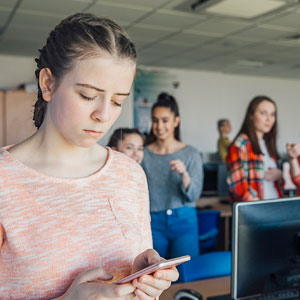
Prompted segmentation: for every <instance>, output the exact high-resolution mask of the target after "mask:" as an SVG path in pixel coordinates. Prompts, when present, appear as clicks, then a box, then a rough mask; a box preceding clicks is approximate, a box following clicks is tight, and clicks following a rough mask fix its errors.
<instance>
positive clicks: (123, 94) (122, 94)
mask: <svg viewBox="0 0 300 300" xmlns="http://www.w3.org/2000/svg"><path fill="white" fill-rule="evenodd" d="M76 85H78V86H82V87H86V88H89V89H94V90H96V91H98V92H105V90H102V89H99V88H97V87H95V86H93V85H91V84H88V83H76ZM115 95H119V96H129V95H130V92H129V93H116V94H115Z"/></svg>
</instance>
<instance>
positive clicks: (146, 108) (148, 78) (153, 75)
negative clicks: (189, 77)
mask: <svg viewBox="0 0 300 300" xmlns="http://www.w3.org/2000/svg"><path fill="white" fill-rule="evenodd" d="M179 86H180V84H179V82H178V80H177V78H176V75H175V74H171V73H170V72H167V71H161V70H159V71H158V70H155V71H154V70H145V69H138V70H137V74H136V79H135V83H134V127H135V128H137V129H138V130H139V131H140V132H142V133H145V134H148V133H149V132H150V130H151V107H152V105H153V103H154V102H155V101H156V99H157V96H158V95H159V94H160V93H162V92H167V93H169V94H171V95H172V96H174V97H175V98H176V91H177V90H178V89H179Z"/></svg>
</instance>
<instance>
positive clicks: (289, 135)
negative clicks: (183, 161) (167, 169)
mask: <svg viewBox="0 0 300 300" xmlns="http://www.w3.org/2000/svg"><path fill="white" fill-rule="evenodd" d="M34 70H35V63H34V58H31V57H17V56H3V55H2V56H0V88H14V87H16V86H18V85H19V84H21V83H24V82H31V81H34ZM164 70H165V69H164ZM168 72H170V73H172V74H175V75H176V77H177V79H178V81H179V82H180V86H179V88H178V89H177V92H176V98H177V100H178V103H179V107H180V113H181V119H182V125H181V132H182V140H183V141H184V142H185V143H187V144H190V145H193V146H195V147H196V148H198V149H199V150H200V151H202V152H215V151H216V140H217V137H218V133H217V129H216V121H217V119H219V118H229V119H230V120H231V123H232V128H233V132H232V134H231V137H234V135H235V134H236V132H237V131H238V129H239V127H240V125H241V122H242V119H243V118H244V114H245V111H246V107H247V105H248V103H249V101H250V100H251V99H252V98H253V97H254V96H256V95H258V94H265V95H267V96H269V97H271V98H272V99H274V100H275V102H276V103H277V105H278V116H279V118H278V119H279V120H278V121H279V140H278V148H279V151H280V152H284V151H285V144H286V142H288V141H289V142H296V141H300V118H299V115H300V101H299V98H300V81H299V80H298V81H297V80H284V79H282V80H281V79H273V78H266V77H253V76H237V75H228V74H222V73H214V72H197V71H188V70H176V69H174V70H173V69H168ZM132 126H133V98H132V96H130V97H129V98H128V99H127V100H126V102H125V104H124V107H123V111H122V113H121V116H120V118H119V120H118V121H117V123H116V124H115V125H114V127H113V128H112V130H114V129H115V128H117V127H132ZM112 130H111V131H110V132H109V133H108V134H107V135H106V136H105V137H104V138H103V140H102V141H101V144H103V145H105V144H106V143H107V140H108V138H109V136H110V133H111V132H112Z"/></svg>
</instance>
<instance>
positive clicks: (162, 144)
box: [149, 137, 185, 154]
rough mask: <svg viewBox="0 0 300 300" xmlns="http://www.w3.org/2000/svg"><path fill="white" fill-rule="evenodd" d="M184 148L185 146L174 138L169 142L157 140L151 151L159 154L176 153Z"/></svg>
mask: <svg viewBox="0 0 300 300" xmlns="http://www.w3.org/2000/svg"><path fill="white" fill-rule="evenodd" d="M184 147H185V144H183V143H182V142H180V141H177V140H176V139H175V138H174V137H173V138H170V139H167V140H156V141H155V142H154V143H152V144H151V145H149V148H150V150H151V151H152V152H154V153H157V154H170V153H174V152H177V151H178V150H180V149H182V148H184Z"/></svg>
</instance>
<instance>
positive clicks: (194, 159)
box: [170, 150, 204, 202]
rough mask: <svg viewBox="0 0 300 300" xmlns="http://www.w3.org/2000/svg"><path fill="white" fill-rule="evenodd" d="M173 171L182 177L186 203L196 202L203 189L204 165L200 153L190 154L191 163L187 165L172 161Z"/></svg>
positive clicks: (182, 189) (179, 161)
mask: <svg viewBox="0 0 300 300" xmlns="http://www.w3.org/2000/svg"><path fill="white" fill-rule="evenodd" d="M170 164H171V166H172V170H173V171H175V172H176V170H177V173H179V174H180V175H181V183H182V186H181V191H182V193H183V195H184V200H185V201H186V202H194V201H196V200H197V199H198V198H199V197H200V196H201V193H202V188H203V178H204V175H203V163H202V158H201V155H200V153H199V152H198V151H196V150H195V151H194V152H192V153H191V154H190V161H188V162H187V165H185V164H184V163H183V162H182V161H181V160H173V161H170Z"/></svg>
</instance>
